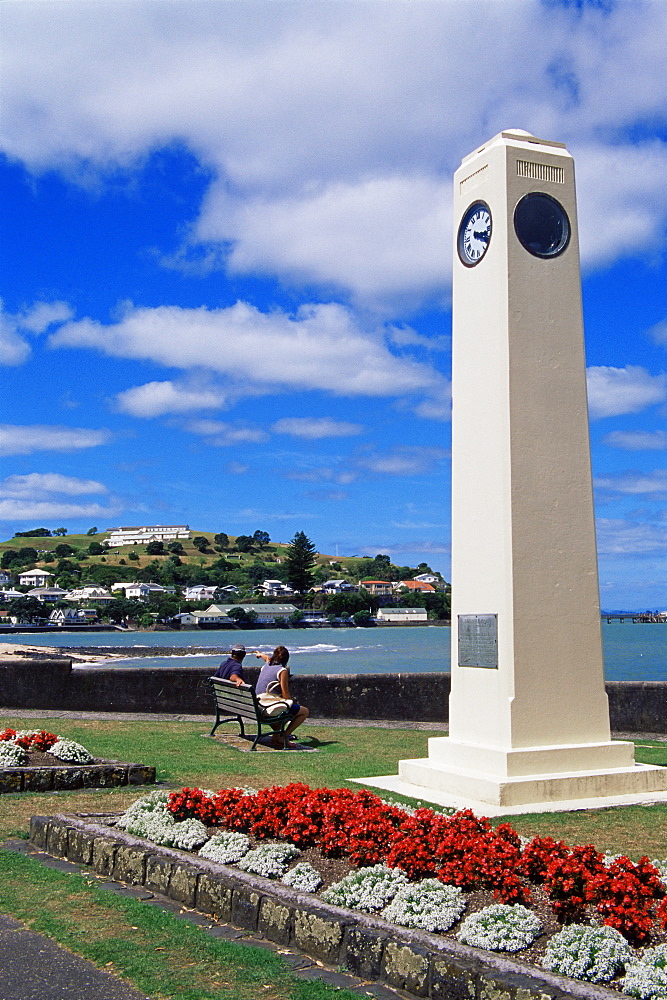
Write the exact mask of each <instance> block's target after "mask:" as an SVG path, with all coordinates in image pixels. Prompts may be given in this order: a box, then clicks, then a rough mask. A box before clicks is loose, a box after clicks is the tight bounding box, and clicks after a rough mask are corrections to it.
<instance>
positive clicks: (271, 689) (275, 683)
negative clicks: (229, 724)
mask: <svg viewBox="0 0 667 1000" xmlns="http://www.w3.org/2000/svg"><path fill="white" fill-rule="evenodd" d="M255 656H256V657H257V658H258V659H260V660H264V666H263V667H262V669H261V670H260V672H259V677H258V679H257V684H256V686H255V693H256V695H257V697H258V699H259V702H260V704H261V702H262V695H273V696H275V697H276V698H280V699H285V700H287V701H292V704H291V707H290V714H291V715H292V716H293V718H292V721H291V722H290V724H289V726H288V727H287V729H286V730H285V739H284V740H283V739H282V738H281V737H280V735H279V734H278V733H274V735H273V738H272V740H271V746H272V747H274V748H275V749H276V750H291V749H294V745H293V744H292V745H290V742H289V741H290V739H291V738H292V733H293V732H294V730H295V729H297V728H298V726H300V725H301V723H302V722H305V721H306V719H307V718H308V715H309V713H308V709H307V708H306V707H305V706H304V705H300V704H299V703H298V701H293V700H292V699H290V693H289V676H290V673H289V667H288V666H287V664H288V662H289V651H288V650H287V649H286V648H285V646H276V648H275V649H274V651H273V653H272V654H271V656H269V654H268V653H260V652H258V651H257V650H256V651H255Z"/></svg>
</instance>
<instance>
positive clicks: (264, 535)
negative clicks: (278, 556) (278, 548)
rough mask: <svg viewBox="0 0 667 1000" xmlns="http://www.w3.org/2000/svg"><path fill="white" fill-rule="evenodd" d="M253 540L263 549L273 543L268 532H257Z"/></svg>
mask: <svg viewBox="0 0 667 1000" xmlns="http://www.w3.org/2000/svg"><path fill="white" fill-rule="evenodd" d="M252 540H253V542H254V543H255V545H256V546H257V547H258V548H260V549H263V548H264V547H265V546H266V545H268V544H269V542H270V541H271V536H270V535H269V533H268V531H256V532H255V533H254V535H253V536H252Z"/></svg>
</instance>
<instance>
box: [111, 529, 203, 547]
mask: <svg viewBox="0 0 667 1000" xmlns="http://www.w3.org/2000/svg"><path fill="white" fill-rule="evenodd" d="M107 530H108V531H109V537H108V539H107V545H109V546H110V547H111V548H114V547H115V546H117V545H147V544H148V542H175V541H177V540H178V539H181V538H189V537H190V534H191V532H190V528H189V527H188V525H187V524H153V525H148V526H146V525H144V526H143V527H139V528H108V529H107Z"/></svg>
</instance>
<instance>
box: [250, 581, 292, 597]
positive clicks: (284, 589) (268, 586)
mask: <svg viewBox="0 0 667 1000" xmlns="http://www.w3.org/2000/svg"><path fill="white" fill-rule="evenodd" d="M255 589H256V590H258V591H259V592H260V593H262V594H264V596H265V597H283V596H285V597H286V596H287V595H288V594H293V593H294V591H293V590H292V588H291V587H290V586H288V584H286V583H283V582H282V580H265V581H264V583H260V585H259V586H258V587H256V588H255Z"/></svg>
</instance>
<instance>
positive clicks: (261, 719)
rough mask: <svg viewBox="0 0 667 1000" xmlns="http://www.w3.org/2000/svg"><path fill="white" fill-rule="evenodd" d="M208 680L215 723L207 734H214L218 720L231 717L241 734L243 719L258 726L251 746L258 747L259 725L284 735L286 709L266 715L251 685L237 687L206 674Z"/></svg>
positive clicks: (287, 720)
mask: <svg viewBox="0 0 667 1000" xmlns="http://www.w3.org/2000/svg"><path fill="white" fill-rule="evenodd" d="M209 683H210V685H211V693H212V694H213V701H214V703H215V724H214V726H213V729H212V730H211V732H210V733H209V735H210V736H213V734H214V732H215V731H216V729H217V728H218V726H219V725H220V724H221V723H223V722H234V721H236V722H238V724H239V726H240V728H241V736H245V728H244V725H243V720H244V719H246V720H248V721H249V722H254V723H255V725H256V726H257V735H256V736H255V740H254V742H253V745H252V746H251V747H250V749H251V750H255V749H257V743H258V741H259V739H260V737H261V735H262V726H264V727H265V728H267V729H270V730H271V732H273V733H277V734H279V735H280V736H282V737H284V736H285V726H286V725H287V724H288V723H289V721H290V719H292V718H293V716H291V715H290V713H289V710H288V709H286V710H285V711H284V712H281V713H280V714H279V715H271V716H269V715H267V714H266V712H265V711H264V709H263V708H262V706H261V705H260V703H259V701H258V700H257V695H256V694H255V691H254V689H253V688H251V687H250V685H249V684H242V685H241V686H240V687H237V686H236V684H234V682H233V681H226V680H223V679H222V677H209ZM224 716H227V718H224Z"/></svg>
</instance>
